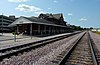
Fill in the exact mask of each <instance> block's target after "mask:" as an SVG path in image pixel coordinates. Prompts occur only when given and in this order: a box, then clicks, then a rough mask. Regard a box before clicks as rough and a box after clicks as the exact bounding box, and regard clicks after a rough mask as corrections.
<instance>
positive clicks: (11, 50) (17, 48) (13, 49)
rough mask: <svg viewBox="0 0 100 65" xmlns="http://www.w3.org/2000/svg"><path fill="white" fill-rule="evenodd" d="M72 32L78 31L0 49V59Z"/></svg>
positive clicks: (61, 37)
mask: <svg viewBox="0 0 100 65" xmlns="http://www.w3.org/2000/svg"><path fill="white" fill-rule="evenodd" d="M74 34H78V33H73V34H69V35H63V36H59V37H54V38H50V39H45V40H41V41H36V42H33V43H28V44H24V45H19V46H15V47H10V48H6V49H2V50H0V53H3V54H2V55H0V61H2V60H3V59H4V58H9V57H11V56H12V55H17V54H18V53H23V52H24V51H28V50H31V49H34V48H37V47H40V46H43V45H46V44H49V43H52V42H55V41H57V40H61V39H64V38H67V37H69V36H72V35H74ZM6 51H7V53H5V52H6Z"/></svg>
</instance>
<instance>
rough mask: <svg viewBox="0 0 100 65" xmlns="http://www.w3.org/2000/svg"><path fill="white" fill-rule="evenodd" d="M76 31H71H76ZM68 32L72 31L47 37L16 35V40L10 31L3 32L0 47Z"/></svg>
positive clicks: (21, 43)
mask: <svg viewBox="0 0 100 65" xmlns="http://www.w3.org/2000/svg"><path fill="white" fill-rule="evenodd" d="M77 32H79V31H77ZM77 32H73V33H77ZM69 34H72V33H64V34H58V35H53V36H47V37H36V36H32V38H31V36H25V35H18V36H16V42H15V41H14V36H13V35H12V34H11V33H4V34H3V35H1V36H0V49H5V48H9V47H14V46H18V45H23V44H27V43H34V42H36V41H41V40H45V39H50V38H54V37H59V36H62V35H69Z"/></svg>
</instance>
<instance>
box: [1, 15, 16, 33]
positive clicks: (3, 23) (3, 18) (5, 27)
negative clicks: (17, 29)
mask: <svg viewBox="0 0 100 65" xmlns="http://www.w3.org/2000/svg"><path fill="white" fill-rule="evenodd" d="M14 21H15V16H9V17H7V16H4V15H0V32H10V31H11V28H10V27H9V26H8V25H9V24H11V23H13V22H14Z"/></svg>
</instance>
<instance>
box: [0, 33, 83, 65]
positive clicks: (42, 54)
mask: <svg viewBox="0 0 100 65" xmlns="http://www.w3.org/2000/svg"><path fill="white" fill-rule="evenodd" d="M81 34H83V33H80V34H76V35H74V36H71V37H68V38H65V39H63V40H59V41H56V42H54V43H53V44H48V45H46V46H42V47H39V48H36V49H34V50H31V51H29V52H24V53H23V54H19V55H18V56H12V57H11V58H9V59H4V60H3V61H1V62H0V65H34V64H35V65H47V64H48V63H50V61H51V60H52V59H53V58H55V56H56V54H58V53H60V52H62V50H64V48H65V47H68V46H69V45H70V44H71V43H72V42H73V41H74V40H76V39H77V38H78V37H79V36H80V35H81ZM66 42H67V43H66ZM48 65H50V64H48Z"/></svg>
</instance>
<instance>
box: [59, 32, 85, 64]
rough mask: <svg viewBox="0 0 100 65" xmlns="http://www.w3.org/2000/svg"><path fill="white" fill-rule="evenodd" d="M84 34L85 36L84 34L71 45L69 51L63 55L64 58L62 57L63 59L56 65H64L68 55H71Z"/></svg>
mask: <svg viewBox="0 0 100 65" xmlns="http://www.w3.org/2000/svg"><path fill="white" fill-rule="evenodd" d="M85 34H86V32H85V33H84V34H83V35H82V36H81V37H80V38H78V39H77V40H76V41H75V42H74V43H73V45H72V46H71V47H70V49H69V50H68V52H67V53H66V54H65V56H64V57H63V59H62V60H61V61H60V62H59V63H58V65H64V64H65V62H66V60H67V59H68V57H69V56H70V54H71V53H72V51H73V50H74V48H75V47H76V46H77V44H78V43H79V42H80V40H81V39H82V38H83V36H84V35H85Z"/></svg>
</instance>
